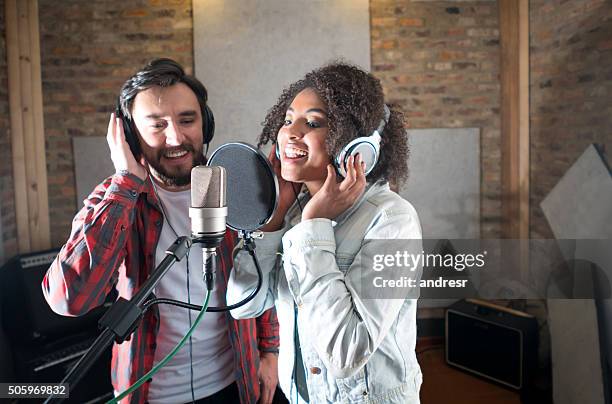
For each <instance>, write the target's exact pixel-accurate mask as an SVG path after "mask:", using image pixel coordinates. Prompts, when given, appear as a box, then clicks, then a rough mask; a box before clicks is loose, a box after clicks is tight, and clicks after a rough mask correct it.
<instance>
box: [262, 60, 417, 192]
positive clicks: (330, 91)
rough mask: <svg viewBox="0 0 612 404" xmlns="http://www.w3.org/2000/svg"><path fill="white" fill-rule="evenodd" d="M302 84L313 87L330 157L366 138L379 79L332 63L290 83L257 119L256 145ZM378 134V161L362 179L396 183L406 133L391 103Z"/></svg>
mask: <svg viewBox="0 0 612 404" xmlns="http://www.w3.org/2000/svg"><path fill="white" fill-rule="evenodd" d="M306 88H311V89H312V90H314V91H315V92H316V93H317V94H318V95H319V97H320V98H321V100H322V101H323V102H324V103H325V105H326V107H327V117H328V128H329V135H328V136H327V139H326V146H327V152H328V153H329V155H330V156H335V155H336V154H337V153H338V152H339V151H340V150H341V148H342V147H344V146H345V145H346V144H348V143H349V142H350V141H351V140H353V139H355V138H357V137H360V136H369V135H371V134H372V132H373V131H374V130H375V129H376V128H377V127H378V125H379V123H380V120H381V119H382V118H383V116H384V95H383V90H382V86H381V85H380V81H379V80H378V79H377V78H376V77H374V76H373V75H372V74H369V73H367V72H365V71H363V70H362V69H360V68H358V67H356V66H352V65H349V64H346V63H342V62H338V63H332V64H329V65H326V66H323V67H321V68H319V69H316V70H313V71H311V72H310V73H307V74H306V76H304V78H303V79H301V80H299V81H297V82H295V83H293V84H291V85H290V86H289V87H288V88H286V89H285V90H284V91H283V93H282V94H281V96H280V98H279V99H278V101H277V102H276V105H274V106H273V107H272V108H271V109H270V110H269V111H268V114H267V116H266V118H265V120H264V122H263V126H264V128H263V130H262V132H261V134H260V135H259V141H258V146H262V145H264V144H267V143H268V142H270V141H272V142H276V136H277V135H278V131H279V130H280V128H281V127H282V125H283V122H284V120H285V114H286V113H287V108H289V106H290V105H291V102H292V101H293V99H294V98H295V96H296V95H297V94H298V93H300V92H301V91H302V90H304V89H306ZM388 107H389V109H390V110H391V115H390V117H389V122H388V123H387V125H386V126H385V129H384V130H383V132H382V134H381V144H380V145H381V150H380V157H379V160H378V163H377V164H376V167H375V168H374V170H373V171H372V172H371V173H370V175H368V177H367V180H368V182H371V183H373V182H376V181H378V180H387V181H390V182H391V183H392V184H395V185H399V184H401V183H402V182H403V181H404V180H405V179H406V177H407V176H408V154H409V151H408V137H407V135H406V131H405V128H404V116H403V113H402V112H401V110H400V109H399V108H398V107H396V106H391V105H388Z"/></svg>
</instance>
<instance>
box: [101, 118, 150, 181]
mask: <svg viewBox="0 0 612 404" xmlns="http://www.w3.org/2000/svg"><path fill="white" fill-rule="evenodd" d="M106 141H107V142H108V147H109V148H110V152H111V160H113V164H114V165H115V171H116V172H119V171H128V172H130V173H132V174H134V175H135V176H137V177H138V178H140V179H141V180H143V181H144V180H145V179H146V178H147V170H146V169H145V168H144V166H143V165H142V164H140V163H139V162H137V161H136V158H134V155H133V154H132V151H131V150H130V146H129V145H128V143H127V141H126V140H125V133H124V132H123V122H121V119H120V118H119V117H117V116H116V115H115V113H112V114H111V117H110V121H109V122H108V132H107V133H106Z"/></svg>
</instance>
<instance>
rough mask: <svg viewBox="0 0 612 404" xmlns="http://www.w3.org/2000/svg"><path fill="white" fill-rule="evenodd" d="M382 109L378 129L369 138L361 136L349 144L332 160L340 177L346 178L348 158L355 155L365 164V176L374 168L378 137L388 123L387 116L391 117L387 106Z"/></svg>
mask: <svg viewBox="0 0 612 404" xmlns="http://www.w3.org/2000/svg"><path fill="white" fill-rule="evenodd" d="M383 107H384V114H385V115H384V117H383V119H381V120H380V123H379V124H378V128H376V130H375V131H374V132H372V134H371V135H370V136H362V137H358V138H357V139H354V140H352V141H351V142H350V143H349V144H347V145H346V146H344V147H343V148H342V150H340V153H338V155H337V156H336V158H334V166H335V167H336V171H337V172H338V174H340V175H341V176H342V177H346V166H347V164H348V159H349V157H351V156H355V155H356V154H357V153H359V155H360V156H361V161H363V162H364V163H365V175H368V174H370V172H372V170H373V169H374V167H375V166H376V163H377V162H378V157H379V156H380V140H381V136H380V135H381V134H382V132H383V130H384V129H385V125H386V124H387V122H389V116H390V115H391V111H390V110H389V107H387V105H383Z"/></svg>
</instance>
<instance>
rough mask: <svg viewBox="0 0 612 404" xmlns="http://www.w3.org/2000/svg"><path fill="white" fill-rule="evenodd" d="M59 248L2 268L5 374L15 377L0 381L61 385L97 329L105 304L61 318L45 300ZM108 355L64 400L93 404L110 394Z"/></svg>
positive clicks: (0, 301)
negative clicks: (7, 357) (44, 291)
mask: <svg viewBox="0 0 612 404" xmlns="http://www.w3.org/2000/svg"><path fill="white" fill-rule="evenodd" d="M57 252H58V250H49V251H43V252H40V253H33V254H24V255H20V256H17V257H13V258H12V259H11V260H9V261H8V262H7V263H6V264H5V265H4V266H2V268H0V309H1V310H2V315H1V316H0V319H1V320H2V321H1V323H0V326H2V332H1V333H0V334H2V335H4V338H6V339H7V341H5V344H7V345H8V348H9V349H10V352H11V356H12V362H13V363H12V364H11V365H10V367H11V369H10V372H4V373H5V374H11V375H12V379H13V380H0V382H13V383H59V382H60V381H61V380H62V379H63V378H64V376H65V375H66V374H67V373H68V371H69V370H70V369H71V368H72V366H73V365H74V364H75V363H76V362H77V361H78V359H80V358H81V356H82V355H83V354H84V353H85V352H86V351H87V349H88V348H89V347H90V346H91V345H92V343H93V341H94V340H95V338H96V336H97V335H98V333H99V331H98V327H97V321H98V319H99V318H100V317H101V315H102V314H103V312H104V311H105V307H100V308H97V309H94V310H92V311H91V312H90V313H88V314H86V315H85V316H81V317H65V316H60V315H57V314H55V313H54V312H53V311H52V310H51V309H50V308H49V305H48V304H47V302H46V301H45V299H44V296H43V294H42V288H41V282H42V278H43V277H44V275H45V273H46V271H47V269H48V268H49V265H50V264H51V262H52V261H53V259H54V258H55V256H56V255H57ZM111 299H112V297H111V298H109V300H111ZM0 337H1V335H0ZM110 357H111V350H110V348H109V349H108V351H107V352H105V354H104V355H103V356H102V357H101V358H100V359H99V360H98V361H97V362H96V364H94V366H93V367H92V368H91V369H90V370H89V372H88V373H87V375H85V377H84V378H83V379H82V380H81V382H80V383H79V384H78V385H77V386H70V392H69V394H70V398H69V399H67V400H66V401H65V402H66V403H85V402H87V403H97V402H104V401H106V400H108V399H109V398H112V396H113V394H112V391H113V389H112V386H111V383H110V360H111V358H110ZM2 365H3V366H8V365H7V364H2ZM40 401H41V400H20V401H19V402H20V403H28V402H40Z"/></svg>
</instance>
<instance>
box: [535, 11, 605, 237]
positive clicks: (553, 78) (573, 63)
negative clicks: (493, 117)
mask: <svg viewBox="0 0 612 404" xmlns="http://www.w3.org/2000/svg"><path fill="white" fill-rule="evenodd" d="M530 25H531V67H530V71H531V80H530V81H531V83H530V85H531V90H530V94H531V111H530V118H531V175H530V178H531V190H530V194H531V198H530V199H531V237H533V238H546V237H552V232H551V230H550V227H549V225H548V222H547V221H546V218H545V216H544V215H543V213H542V210H541V209H540V206H539V205H540V203H541V201H542V199H543V198H544V197H545V196H546V195H547V194H548V193H549V192H550V191H551V189H552V188H553V187H554V186H555V184H556V183H557V182H558V181H559V179H561V177H562V176H563V174H564V173H565V172H566V171H567V170H568V169H569V168H570V167H571V166H572V164H573V163H574V162H575V161H576V159H577V158H578V157H579V156H580V155H581V154H582V153H583V151H584V149H585V148H586V147H587V146H588V145H589V144H590V143H599V144H602V145H604V146H605V147H606V149H607V154H608V161H612V160H611V159H610V157H611V156H610V154H611V153H610V151H611V148H612V3H611V2H610V1H608V0H531V3H530Z"/></svg>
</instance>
